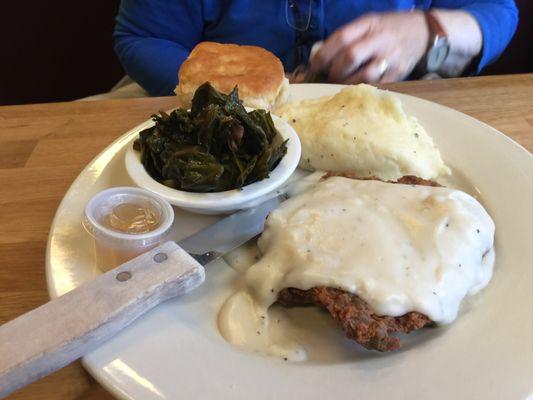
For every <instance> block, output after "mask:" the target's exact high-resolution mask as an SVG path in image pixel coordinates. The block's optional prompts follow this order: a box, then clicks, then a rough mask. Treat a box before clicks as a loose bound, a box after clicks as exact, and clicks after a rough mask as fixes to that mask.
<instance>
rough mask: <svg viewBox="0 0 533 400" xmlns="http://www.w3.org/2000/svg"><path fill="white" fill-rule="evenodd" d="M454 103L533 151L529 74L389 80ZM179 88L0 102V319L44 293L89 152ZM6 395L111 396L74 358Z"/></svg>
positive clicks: (164, 105) (401, 88)
mask: <svg viewBox="0 0 533 400" xmlns="http://www.w3.org/2000/svg"><path fill="white" fill-rule="evenodd" d="M386 88H389V89H391V90H395V91H398V92H402V93H408V94H412V95H415V96H418V97H422V98H425V99H428V100H432V101H435V102H437V103H441V104H444V105H447V106H449V107H452V108H455V109H457V110H460V111H462V112H464V113H466V114H469V115H471V116H473V117H475V118H477V119H479V120H481V121H484V122H486V123H488V124H490V125H492V126H494V127H495V128H496V129H498V130H500V131H502V132H504V133H505V134H507V135H509V136H510V137H511V138H513V139H514V140H516V141H517V142H518V143H520V144H521V145H522V146H524V147H525V148H526V149H528V150H529V151H530V152H531V151H533V74H528V75H514V76H499V77H480V78H465V79H449V80H442V81H431V82H428V81H420V82H408V83H397V84H393V85H386ZM174 105H175V98H173V97H161V98H146V99H131V100H105V101H94V102H72V103H56V104H37V105H24V106H9V107H0V186H1V188H2V192H1V193H2V195H1V196H0V204H1V206H0V323H4V322H6V321H8V320H10V319H12V318H15V317H16V316H18V315H20V314H22V313H24V312H26V311H29V310H31V309H33V308H35V307H37V306H39V305H40V304H42V303H44V302H46V301H47V300H48V293H47V291H46V283H45V271H44V265H45V261H44V260H45V249H46V240H47V236H48V229H49V227H50V224H51V222H52V218H53V217H54V213H55V210H56V208H57V206H58V205H59V202H60V201H61V199H62V197H63V195H64V194H65V192H66V190H67V189H68V187H69V186H70V184H71V183H72V181H73V180H74V179H75V178H76V176H77V175H78V174H79V173H80V171H81V170H82V169H83V167H84V166H85V164H87V163H88V162H89V161H90V160H91V159H92V158H93V157H94V156H96V155H97V154H98V153H99V152H100V151H101V150H102V149H104V148H105V147H106V146H107V145H108V144H109V143H111V141H113V140H114V139H116V138H117V137H118V136H120V135H121V134H123V133H124V132H126V131H127V130H129V129H130V128H132V127H133V126H135V125H137V124H139V123H140V122H142V121H144V120H146V119H147V118H148V117H149V116H150V115H151V114H152V113H154V112H155V111H158V110H165V109H169V108H171V107H173V106H174ZM9 398H10V399H111V398H112V397H111V395H109V394H108V393H107V392H105V390H104V389H103V388H102V387H101V386H100V385H99V384H98V383H96V382H95V381H94V380H93V379H92V378H91V377H90V376H89V374H87V373H86V372H85V370H84V369H83V368H82V367H81V364H80V363H79V362H76V363H74V364H71V365H69V366H68V367H66V368H64V369H62V370H61V371H58V372H56V373H55V374H53V375H51V376H49V377H47V378H45V379H43V380H41V381H39V382H36V383H34V384H32V385H30V386H29V387H27V388H24V389H22V390H20V391H18V392H16V393H15V394H13V395H12V396H10V397H9Z"/></svg>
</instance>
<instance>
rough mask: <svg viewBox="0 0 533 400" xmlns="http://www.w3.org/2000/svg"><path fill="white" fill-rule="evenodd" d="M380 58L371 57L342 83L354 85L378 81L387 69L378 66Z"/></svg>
mask: <svg viewBox="0 0 533 400" xmlns="http://www.w3.org/2000/svg"><path fill="white" fill-rule="evenodd" d="M380 64H381V60H378V59H373V60H372V61H371V62H369V63H368V64H367V65H366V66H364V67H363V68H361V69H360V70H359V71H357V72H356V73H355V74H353V75H351V76H350V77H348V78H347V79H345V80H344V81H343V82H342V83H345V84H347V85H355V84H358V83H372V82H379V81H380V79H381V78H382V77H384V75H385V73H386V72H387V71H385V72H384V71H382V68H381V66H380Z"/></svg>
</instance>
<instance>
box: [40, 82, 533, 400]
mask: <svg viewBox="0 0 533 400" xmlns="http://www.w3.org/2000/svg"><path fill="white" fill-rule="evenodd" d="M314 85H317V84H307V85H306V86H314ZM320 85H321V86H323V84H320ZM291 86H292V85H291ZM327 86H335V87H340V88H343V87H345V85H327ZM310 90H313V91H314V89H310ZM390 92H391V93H394V94H395V95H399V96H400V98H402V97H404V96H405V97H409V98H412V99H415V100H416V101H417V102H423V103H426V104H427V105H430V106H432V107H434V106H436V107H439V108H443V109H446V111H447V112H453V113H459V114H461V115H462V117H466V118H467V119H469V120H470V121H471V122H473V123H476V124H481V125H483V127H484V128H485V130H486V131H487V132H489V131H490V132H491V135H494V136H495V137H498V138H499V140H503V141H504V142H506V144H507V145H508V146H509V145H510V146H512V147H513V148H514V149H515V150H514V151H516V152H518V153H516V154H521V155H522V157H523V158H521V160H522V161H524V162H526V163H527V162H530V163H531V164H530V165H531V167H532V168H531V169H532V170H533V163H532V161H533V154H531V153H530V152H529V151H528V150H527V149H526V148H524V147H523V146H522V145H521V144H519V143H517V142H516V141H514V140H513V139H512V138H510V137H509V136H507V135H505V134H504V133H502V132H500V131H499V130H497V129H496V128H494V127H492V126H490V125H488V124H487V123H485V122H483V121H480V120H478V119H476V118H474V117H472V116H470V115H468V114H466V113H464V112H462V111H459V110H455V109H453V108H451V107H448V106H445V105H442V104H439V103H436V102H433V101H430V100H426V99H422V98H419V97H416V96H413V95H408V94H403V93H399V92H394V91H390ZM150 123H151V120H147V121H144V122H142V123H140V124H138V125H136V126H135V127H133V128H132V129H130V130H128V131H127V132H126V133H124V134H122V135H121V136H119V137H118V138H117V139H115V140H114V141H113V142H112V143H110V144H109V145H108V146H106V147H105V148H104V149H103V150H102V151H101V152H99V153H98V154H97V155H96V156H95V157H94V158H93V159H91V161H90V162H89V163H88V164H87V165H86V166H85V167H84V168H83V170H82V171H80V173H79V174H78V176H77V177H76V179H75V180H74V181H73V182H72V183H71V185H70V186H69V188H68V189H67V191H66V192H65V194H64V196H63V198H62V200H61V202H60V203H59V205H58V207H57V210H56V213H55V215H54V218H53V220H52V224H51V226H50V231H49V235H48V240H47V246H46V255H45V257H46V258H45V260H46V282H47V290H48V293H49V296H50V297H51V298H55V297H57V296H58V293H57V291H56V288H55V285H54V276H53V274H52V268H51V266H52V262H51V259H50V247H51V240H52V237H53V232H54V231H55V229H56V226H57V225H58V223H59V221H58V219H59V217H58V215H59V212H60V210H62V209H63V208H64V207H65V204H66V202H67V197H69V195H70V194H71V191H72V190H73V187H74V186H75V185H76V183H79V181H80V179H81V176H82V175H84V174H86V173H87V172H88V171H89V170H90V168H91V167H92V166H93V165H94V163H95V162H97V161H98V160H99V159H100V158H101V157H102V156H103V155H104V154H105V153H107V152H109V151H110V149H111V148H115V147H116V146H118V145H119V144H121V143H124V144H123V146H124V145H126V144H127V143H128V142H129V141H131V136H133V134H135V133H137V132H138V131H139V130H141V129H143V127H147V126H149V125H150ZM522 161H520V162H522ZM529 183H530V187H533V182H531V181H530V182H529ZM82 364H83V366H84V368H85V369H86V370H87V371H88V372H89V373H90V374H91V375H92V376H93V377H94V378H95V379H96V380H97V381H98V382H99V383H100V384H101V385H102V386H104V387H105V389H106V390H108V391H109V392H110V393H112V394H113V395H114V396H116V397H118V398H124V399H133V398H134V397H131V396H129V395H128V394H127V393H126V392H124V391H122V390H121V389H120V387H119V386H117V385H116V383H115V382H113V381H112V380H110V379H108V376H107V375H106V373H104V372H102V371H101V370H100V369H95V368H93V366H92V365H91V364H90V363H89V362H87V361H86V360H85V358H84V359H82Z"/></svg>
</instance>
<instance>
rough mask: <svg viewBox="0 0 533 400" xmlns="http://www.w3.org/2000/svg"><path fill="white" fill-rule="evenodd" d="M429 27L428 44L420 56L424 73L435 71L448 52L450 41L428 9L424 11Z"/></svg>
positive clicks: (440, 65) (442, 62)
mask: <svg viewBox="0 0 533 400" xmlns="http://www.w3.org/2000/svg"><path fill="white" fill-rule="evenodd" d="M424 15H425V17H426V23H427V24H428V28H429V44H428V49H427V51H426V54H425V56H424V57H423V58H422V60H421V61H422V65H421V66H422V68H423V69H424V70H425V72H426V73H433V72H437V71H438V70H439V69H440V68H441V67H442V64H444V61H445V60H446V57H448V53H449V52H450V41H449V40H448V35H447V34H446V31H445V30H444V28H443V27H442V25H441V24H440V22H439V20H438V19H437V17H435V15H433V14H432V13H431V12H430V11H426V12H425V13H424Z"/></svg>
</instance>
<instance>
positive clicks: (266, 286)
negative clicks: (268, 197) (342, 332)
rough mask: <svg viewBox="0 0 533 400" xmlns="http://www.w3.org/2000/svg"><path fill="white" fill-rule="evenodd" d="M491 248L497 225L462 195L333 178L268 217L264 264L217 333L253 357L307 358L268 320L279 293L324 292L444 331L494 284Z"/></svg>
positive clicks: (227, 308) (225, 311)
mask: <svg viewBox="0 0 533 400" xmlns="http://www.w3.org/2000/svg"><path fill="white" fill-rule="evenodd" d="M493 241H494V223H493V221H492V219H491V218H490V216H489V215H488V214H487V212H486V211H485V210H484V208H483V206H482V205H481V204H480V203H479V202H478V201H477V200H475V199H474V198H473V197H471V196H469V195H468V194H466V193H464V192H461V191H458V190H453V189H448V188H442V187H427V186H415V185H402V184H390V183H384V182H380V181H360V180H352V179H347V178H342V177H334V178H330V179H327V180H325V181H323V182H319V183H317V184H316V185H315V186H314V187H313V188H311V189H310V190H308V191H307V192H305V193H303V194H300V195H298V196H296V197H294V198H292V199H289V200H287V201H286V202H284V203H283V204H282V205H281V206H280V208H278V209H277V210H276V211H274V212H272V213H271V214H270V216H269V217H268V219H267V222H266V224H265V230H264V232H263V235H262V236H261V238H260V239H259V242H258V245H259V248H260V250H261V252H262V254H263V257H262V258H261V260H259V262H257V263H256V264H255V265H253V266H252V267H251V268H250V269H249V270H248V271H247V272H246V274H245V282H244V283H245V284H244V286H243V288H242V289H241V290H239V291H238V292H237V293H235V294H234V295H233V296H232V297H230V298H229V299H228V300H227V301H226V303H225V304H224V306H223V307H222V309H221V311H220V315H219V329H220V331H221V333H222V335H223V336H224V338H225V339H226V340H227V341H228V342H230V343H232V344H234V345H236V346H239V347H242V348H245V349H247V350H249V351H253V352H258V353H262V354H269V355H275V356H279V357H282V358H286V359H287V360H293V361H297V360H302V359H305V351H304V350H303V349H302V348H301V346H299V345H298V344H297V343H296V342H294V341H290V340H286V339H285V338H284V336H283V335H280V334H279V332H277V333H276V332H274V331H273V330H272V329H271V327H270V325H274V324H271V321H272V319H271V318H269V313H268V312H267V311H268V308H269V307H270V306H271V305H272V304H273V303H274V302H275V301H276V299H277V297H278V293H279V292H280V291H281V290H282V289H284V288H288V287H294V288H298V289H302V290H307V289H310V288H312V287H317V286H329V287H334V288H339V289H342V290H345V291H348V292H351V293H356V294H357V295H358V296H359V297H361V298H362V299H363V300H365V301H366V302H367V303H368V304H369V305H370V306H371V307H372V308H373V309H374V310H375V311H376V313H377V314H379V315H390V316H401V315H403V314H405V313H407V312H410V311H417V312H419V313H422V314H425V315H427V316H428V317H429V318H430V319H431V320H433V321H434V322H436V323H438V324H447V323H450V322H452V321H453V320H454V319H455V318H456V317H457V314H458V311H459V307H460V304H461V301H462V300H463V298H464V297H465V296H467V295H473V294H475V293H477V292H478V291H479V290H481V289H482V288H483V287H485V286H486V285H487V284H488V282H489V280H490V278H491V276H492V269H493V265H494V250H493Z"/></svg>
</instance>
